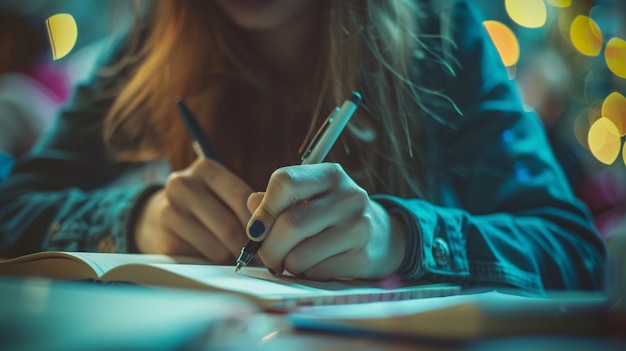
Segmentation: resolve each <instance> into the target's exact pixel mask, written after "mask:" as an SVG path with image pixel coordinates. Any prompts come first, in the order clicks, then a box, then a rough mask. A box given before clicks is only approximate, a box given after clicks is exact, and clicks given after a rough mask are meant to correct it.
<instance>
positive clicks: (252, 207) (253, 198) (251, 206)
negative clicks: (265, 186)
mask: <svg viewBox="0 0 626 351" xmlns="http://www.w3.org/2000/svg"><path fill="white" fill-rule="evenodd" d="M263 196H265V192H257V193H252V194H250V196H248V203H247V206H248V211H250V213H254V211H256V209H257V208H258V207H259V205H260V204H261V201H263Z"/></svg>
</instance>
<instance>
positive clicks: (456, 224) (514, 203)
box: [373, 2, 606, 292]
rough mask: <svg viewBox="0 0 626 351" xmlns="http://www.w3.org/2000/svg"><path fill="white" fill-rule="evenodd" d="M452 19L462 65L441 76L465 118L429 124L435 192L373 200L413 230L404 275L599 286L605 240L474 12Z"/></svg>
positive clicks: (462, 10)
mask: <svg viewBox="0 0 626 351" xmlns="http://www.w3.org/2000/svg"><path fill="white" fill-rule="evenodd" d="M451 15H452V23H454V30H453V33H454V35H453V37H454V38H455V42H456V45H457V48H456V53H457V55H456V58H457V60H459V63H460V66H461V68H460V70H458V71H457V72H456V75H454V76H453V75H448V74H442V75H441V76H438V75H437V76H436V77H437V79H436V80H437V81H438V82H441V84H442V87H441V88H442V91H444V92H445V93H446V94H447V95H448V96H449V97H451V98H452V100H453V101H454V102H455V103H456V105H457V106H458V108H459V109H460V111H461V114H462V115H461V116H454V117H453V118H448V119H447V120H449V121H451V122H450V123H448V124H442V123H437V122H434V121H433V122H432V124H431V125H430V127H429V128H428V148H429V149H428V151H429V154H428V156H427V157H428V160H429V161H428V164H427V167H428V172H429V173H430V177H429V179H430V182H429V184H428V185H427V186H428V188H429V189H428V190H429V191H431V193H433V194H434V195H433V196H431V198H429V199H428V200H429V201H426V199H401V198H396V197H392V196H388V195H376V196H374V197H373V198H374V199H376V200H377V201H379V202H381V203H382V204H383V205H385V206H386V207H388V208H389V209H392V210H393V211H396V212H398V213H399V214H400V215H401V216H403V217H404V219H405V221H406V224H407V227H408V228H409V229H410V233H409V240H408V242H409V247H408V248H407V251H406V257H405V261H404V263H403V265H402V267H401V270H400V272H399V273H401V274H402V275H403V276H404V277H406V278H408V279H422V280H431V281H445V282H456V283H462V284H464V285H466V286H474V287H476V286H496V287H500V286H502V287H517V288H522V289H526V290H533V291H539V292H541V291H545V290H558V289H585V290H587V289H589V290H594V289H602V288H603V284H604V283H603V279H604V260H605V255H606V253H605V247H604V243H603V241H602V240H601V238H600V236H599V235H598V233H597V232H596V230H595V228H594V226H593V222H592V220H591V218H590V215H589V213H588V210H587V209H586V207H585V205H584V204H583V203H581V202H580V201H579V200H577V199H576V198H575V197H574V195H573V193H572V191H571V189H570V186H569V184H568V183H567V180H566V178H565V176H564V174H563V171H562V170H561V168H560V167H559V165H558V163H557V161H556V160H555V158H554V156H553V154H552V151H551V150H550V147H549V144H548V141H547V138H546V135H545V131H544V129H543V126H542V124H541V121H540V120H539V118H538V116H537V115H536V114H534V113H529V112H525V111H524V109H523V107H522V104H521V100H520V98H519V96H518V94H517V92H516V90H515V87H514V84H513V83H512V81H510V80H509V79H508V75H507V72H506V70H505V68H504V66H503V65H502V63H501V60H500V58H499V56H498V54H497V52H496V51H495V48H494V46H493V45H492V43H491V41H490V39H489V37H488V35H487V33H486V31H485V30H484V29H483V26H482V25H481V23H480V22H479V20H478V18H479V17H478V16H477V14H476V13H474V9H473V8H471V7H468V5H467V4H466V3H464V2H459V3H458V4H457V6H455V8H454V10H453V11H452V14H451ZM429 73H430V72H429Z"/></svg>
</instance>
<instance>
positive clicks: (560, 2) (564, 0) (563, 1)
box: [546, 0, 572, 8]
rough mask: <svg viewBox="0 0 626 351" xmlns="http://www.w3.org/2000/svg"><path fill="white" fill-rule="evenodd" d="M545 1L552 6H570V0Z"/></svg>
mask: <svg viewBox="0 0 626 351" xmlns="http://www.w3.org/2000/svg"><path fill="white" fill-rule="evenodd" d="M546 2H547V3H548V4H550V5H552V6H554V7H561V8H564V7H570V5H572V0H546Z"/></svg>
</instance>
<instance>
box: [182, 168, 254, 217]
mask: <svg viewBox="0 0 626 351" xmlns="http://www.w3.org/2000/svg"><path fill="white" fill-rule="evenodd" d="M190 169H191V171H192V172H194V173H196V174H198V178H199V179H201V180H203V181H204V184H206V186H207V187H208V189H210V190H211V192H213V193H214V194H215V195H216V196H217V197H218V198H219V199H220V200H221V201H223V202H224V204H225V205H226V206H227V207H228V208H230V209H231V210H232V211H233V212H234V213H235V215H236V216H237V218H238V219H239V221H240V222H241V223H242V225H243V224H245V223H247V222H248V220H249V219H250V211H249V210H248V208H247V207H246V200H247V198H248V196H249V195H250V194H251V193H252V191H253V190H252V188H251V187H250V186H249V185H248V184H247V183H245V182H244V181H243V180H241V178H239V177H238V176H237V175H236V174H234V173H232V172H231V171H230V170H228V169H227V168H226V167H224V166H223V165H222V164H220V163H219V162H216V161H213V160H211V159H205V158H201V159H199V160H198V161H196V162H195V163H194V164H193V165H192V167H191V168H190Z"/></svg>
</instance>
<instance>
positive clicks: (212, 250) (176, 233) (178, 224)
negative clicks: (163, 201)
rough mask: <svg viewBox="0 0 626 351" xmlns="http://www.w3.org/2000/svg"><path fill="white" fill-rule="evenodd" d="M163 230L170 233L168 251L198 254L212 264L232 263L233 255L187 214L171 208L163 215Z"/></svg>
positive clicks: (204, 227) (202, 225)
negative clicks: (164, 224) (170, 246)
mask: <svg viewBox="0 0 626 351" xmlns="http://www.w3.org/2000/svg"><path fill="white" fill-rule="evenodd" d="M163 221H164V223H166V226H165V229H166V230H167V231H168V232H170V233H172V234H173V235H171V236H170V237H171V241H172V242H171V243H170V245H173V247H172V248H170V249H174V248H175V249H176V250H178V251H179V253H178V254H185V253H186V252H187V251H190V252H193V253H195V254H196V255H197V254H200V255H201V256H203V257H206V258H208V259H209V260H210V261H211V262H214V263H228V262H232V260H233V257H234V253H233V250H232V248H229V247H227V246H226V245H225V243H224V242H222V241H221V240H220V239H219V238H218V236H217V235H215V233H214V232H212V231H211V230H210V229H207V226H206V225H205V224H203V223H201V222H200V221H198V219H197V218H195V217H193V216H191V215H190V214H189V213H188V212H181V211H178V210H176V209H175V208H173V207H170V209H169V210H168V211H165V212H164V213H163Z"/></svg>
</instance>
